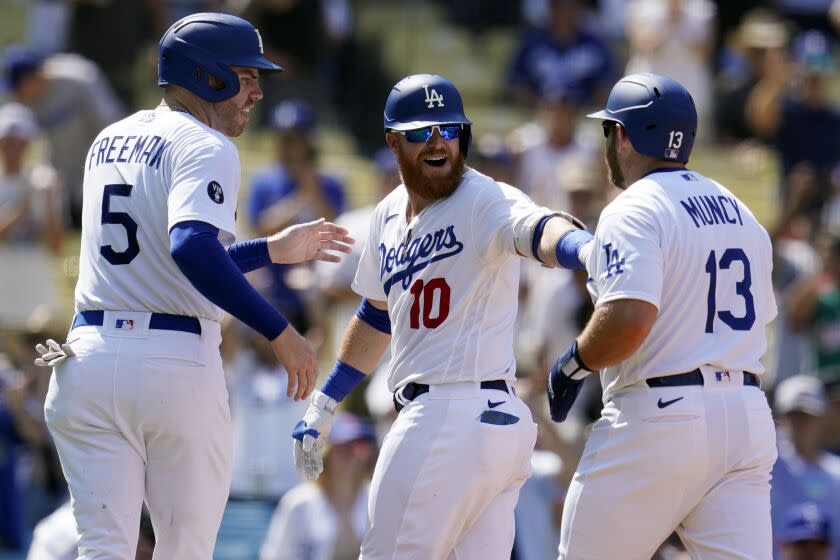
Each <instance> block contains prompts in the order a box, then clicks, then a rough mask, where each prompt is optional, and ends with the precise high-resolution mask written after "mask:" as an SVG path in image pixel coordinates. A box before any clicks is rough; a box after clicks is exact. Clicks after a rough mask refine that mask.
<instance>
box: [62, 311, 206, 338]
mask: <svg viewBox="0 0 840 560" xmlns="http://www.w3.org/2000/svg"><path fill="white" fill-rule="evenodd" d="M104 321H105V312H104V311H82V312H80V313H76V316H75V317H73V325H72V326H71V327H70V330H73V329H75V328H76V327H85V326H93V327H101V326H102V323H103V322H104ZM149 328H150V329H155V330H162V331H181V332H186V333H192V334H198V335H200V334H201V321H199V320H198V319H196V318H195V317H187V316H185V315H169V314H167V313H152V318H151V319H150V320H149Z"/></svg>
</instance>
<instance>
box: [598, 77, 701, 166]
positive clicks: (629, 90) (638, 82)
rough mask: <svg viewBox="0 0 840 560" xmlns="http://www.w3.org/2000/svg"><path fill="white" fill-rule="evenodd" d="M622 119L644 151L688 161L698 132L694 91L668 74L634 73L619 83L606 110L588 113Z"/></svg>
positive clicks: (675, 159) (666, 157) (609, 119)
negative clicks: (691, 92) (690, 91)
mask: <svg viewBox="0 0 840 560" xmlns="http://www.w3.org/2000/svg"><path fill="white" fill-rule="evenodd" d="M587 117H590V118H593V119H602V120H606V121H614V122H617V123H621V126H622V127H624V130H626V131H627V135H628V136H629V137H630V143H631V144H632V145H633V148H634V149H635V150H636V151H637V152H639V153H640V154H644V155H646V156H650V157H654V158H657V159H663V160H666V161H679V162H681V163H686V162H688V156H689V155H691V148H692V147H693V146H694V137H695V136H696V135H697V109H695V108H694V100H693V99H692V98H691V94H690V93H688V91H687V90H686V89H685V88H684V87H683V86H682V85H680V84H679V82H677V81H676V80H672V79H671V78H668V77H666V76H660V75H657V74H631V75H629V76H625V77H623V78H622V79H621V80H619V81H618V83H616V84H615V85H614V86H613V88H612V91H610V96H609V98H608V99H607V106H606V108H605V109H604V110H602V111H598V112H597V113H592V114H589V115H587Z"/></svg>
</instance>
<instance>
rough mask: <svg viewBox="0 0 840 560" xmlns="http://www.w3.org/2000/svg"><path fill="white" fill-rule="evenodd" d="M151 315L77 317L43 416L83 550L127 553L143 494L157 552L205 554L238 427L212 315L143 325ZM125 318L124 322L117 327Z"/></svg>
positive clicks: (89, 556) (184, 558)
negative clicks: (82, 322) (87, 321)
mask: <svg viewBox="0 0 840 560" xmlns="http://www.w3.org/2000/svg"><path fill="white" fill-rule="evenodd" d="M150 316H151V314H150V313H125V312H119V313H114V312H108V311H106V312H105V320H104V322H103V323H104V326H83V327H77V328H75V329H73V330H72V331H71V332H70V335H69V337H68V341H69V342H70V345H71V347H72V348H73V350H74V352H75V353H76V357H75V358H70V359H68V360H66V361H65V362H64V363H63V364H61V365H59V366H58V367H57V368H55V369H54V371H53V375H52V378H51V380H50V388H49V392H48V394H47V400H46V405H45V415H46V419H47V425H48V426H49V429H50V432H51V433H52V436H53V439H54V440H55V444H56V447H57V449H58V454H59V457H60V459H61V465H62V469H63V470H64V476H65V478H66V479H67V482H68V485H69V487H70V494H71V497H72V504H73V514H74V516H75V519H76V525H77V527H78V529H79V532H80V539H79V558H80V559H82V560H99V559H108V560H113V559H115V558H121V559H132V558H134V554H135V549H136V547H137V539H138V530H139V524H140V509H141V505H142V503H143V501H144V499H145V501H146V504H147V506H148V508H149V513H150V515H151V519H152V525H153V526H154V529H155V536H156V541H157V542H156V546H155V553H154V558H155V559H166V560H170V559H175V558H177V559H178V560H208V559H209V558H211V557H212V554H213V548H214V546H215V541H216V533H217V532H218V529H219V525H220V523H221V519H222V513H223V511H224V507H225V503H226V501H227V496H228V490H229V488H230V476H231V457H232V451H233V437H232V428H231V421H230V409H229V407H228V395H227V388H226V386H225V380H224V375H223V371H222V363H221V357H220V356H219V342H220V341H221V335H220V329H219V325H218V323H215V322H212V321H208V320H201V328H202V334H201V335H196V334H192V333H187V332H178V331H172V330H159V329H149V328H148V324H149V318H150ZM125 318H128V319H130V320H132V321H134V322H133V327H132V328H131V329H126V328H125V325H126V323H125V322H123V323H122V325H123V328H116V327H115V320H117V319H123V320H125Z"/></svg>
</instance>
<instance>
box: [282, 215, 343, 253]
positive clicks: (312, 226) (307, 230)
mask: <svg viewBox="0 0 840 560" xmlns="http://www.w3.org/2000/svg"><path fill="white" fill-rule="evenodd" d="M353 243H355V240H354V239H353V238H352V237H350V236H349V235H348V231H347V230H346V229H344V228H343V227H341V226H337V225H335V224H334V223H332V222H327V221H325V220H324V218H321V219H319V220H315V221H314V222H307V223H305V224H297V225H294V226H289V227H287V228H286V229H284V230H283V231H280V232H277V233H275V234H274V235H271V236H269V237H268V254H269V255H270V256H271V262H273V263H275V264H296V263H300V262H304V261H311V260H318V261H327V262H340V261H341V257H340V256H338V255H335V254H333V253H330V252H328V251H338V252H340V253H350V251H352V248H351V247H350V245H352V244H353Z"/></svg>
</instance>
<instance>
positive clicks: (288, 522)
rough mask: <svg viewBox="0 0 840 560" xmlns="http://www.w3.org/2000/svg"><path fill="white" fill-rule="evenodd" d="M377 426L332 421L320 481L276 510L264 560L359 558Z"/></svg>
mask: <svg viewBox="0 0 840 560" xmlns="http://www.w3.org/2000/svg"><path fill="white" fill-rule="evenodd" d="M375 458H376V434H375V431H374V427H373V425H372V424H371V423H370V422H369V421H367V420H365V419H363V418H361V417H359V416H354V415H352V414H349V413H346V412H339V413H338V414H336V415H335V419H334V420H333V426H332V431H331V432H330V436H329V443H328V446H327V448H326V449H325V452H324V472H323V473H321V476H320V477H319V478H318V480H315V481H309V482H304V483H302V484H300V485H298V486H296V487H295V488H293V489H291V490H290V491H289V492H288V493H287V494H286V495H285V496H283V498H282V499H281V500H280V503H279V504H278V505H277V509H276V510H275V512H274V516H273V518H272V520H271V525H270V526H269V530H268V535H267V536H266V539H265V542H264V543H263V546H262V549H261V551H260V560H300V559H302V558H305V559H306V560H334V559H338V558H340V559H344V558H353V559H355V558H357V557H358V555H359V546H360V545H361V542H362V538H363V537H364V534H365V531H366V530H367V526H368V515H367V500H368V492H369V486H368V485H369V479H370V474H371V472H372V468H373V463H374V461H375Z"/></svg>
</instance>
